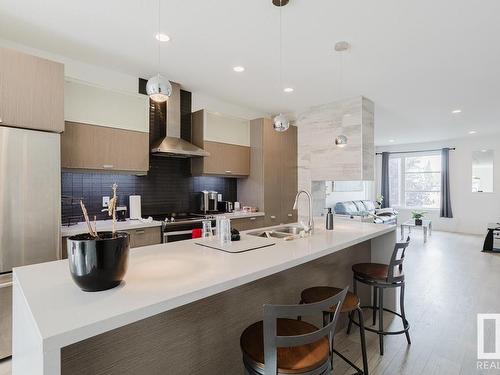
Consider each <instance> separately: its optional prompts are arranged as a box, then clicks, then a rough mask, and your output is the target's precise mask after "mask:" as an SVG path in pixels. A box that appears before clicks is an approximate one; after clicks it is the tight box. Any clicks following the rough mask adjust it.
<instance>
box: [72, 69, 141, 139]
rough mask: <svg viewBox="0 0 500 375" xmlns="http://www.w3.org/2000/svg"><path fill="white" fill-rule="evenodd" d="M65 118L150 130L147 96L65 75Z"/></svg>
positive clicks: (130, 128)
mask: <svg viewBox="0 0 500 375" xmlns="http://www.w3.org/2000/svg"><path fill="white" fill-rule="evenodd" d="M64 119H65V120H66V121H70V122H76V123H84V124H90V125H98V126H106V127H111V128H118V129H125V130H135V131H139V132H144V133H149V98H148V96H147V95H141V94H134V93H125V92H120V91H113V90H108V89H105V88H102V87H98V86H94V85H92V84H90V83H86V82H81V81H76V80H71V79H66V81H65V83H64Z"/></svg>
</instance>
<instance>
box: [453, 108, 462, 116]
mask: <svg viewBox="0 0 500 375" xmlns="http://www.w3.org/2000/svg"><path fill="white" fill-rule="evenodd" d="M451 113H453V114H455V115H456V114H457V113H462V110H461V109H454V110H453V111H451Z"/></svg>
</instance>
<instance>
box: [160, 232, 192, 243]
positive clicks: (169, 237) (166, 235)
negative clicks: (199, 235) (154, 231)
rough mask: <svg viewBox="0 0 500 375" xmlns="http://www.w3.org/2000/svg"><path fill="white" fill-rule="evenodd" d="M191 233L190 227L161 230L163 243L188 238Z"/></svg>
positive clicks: (190, 236)
mask: <svg viewBox="0 0 500 375" xmlns="http://www.w3.org/2000/svg"><path fill="white" fill-rule="evenodd" d="M192 235H193V230H192V229H189V230H177V231H171V232H163V243H167V242H175V241H184V240H190V239H191V238H192Z"/></svg>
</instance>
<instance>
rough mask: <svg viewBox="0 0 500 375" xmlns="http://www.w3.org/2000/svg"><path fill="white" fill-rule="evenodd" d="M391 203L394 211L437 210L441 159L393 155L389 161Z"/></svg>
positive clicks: (427, 156)
mask: <svg viewBox="0 0 500 375" xmlns="http://www.w3.org/2000/svg"><path fill="white" fill-rule="evenodd" d="M389 191H390V196H389V199H390V203H391V206H395V207H402V206H404V207H407V208H411V209H419V208H424V209H425V208H427V209H429V208H439V205H440V199H441V194H440V192H441V155H440V154H406V155H401V156H400V155H397V154H396V155H394V156H391V158H390V160H389Z"/></svg>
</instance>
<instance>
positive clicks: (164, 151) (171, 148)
mask: <svg viewBox="0 0 500 375" xmlns="http://www.w3.org/2000/svg"><path fill="white" fill-rule="evenodd" d="M151 153H152V154H153V155H155V156H165V157H173V158H192V157H198V156H210V153H208V152H207V151H205V150H204V149H202V148H199V147H197V146H195V145H193V144H192V143H189V142H188V141H185V140H184V139H181V138H176V137H169V136H166V137H165V138H163V139H160V140H159V141H158V142H157V143H154V144H153V147H152V148H151Z"/></svg>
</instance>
